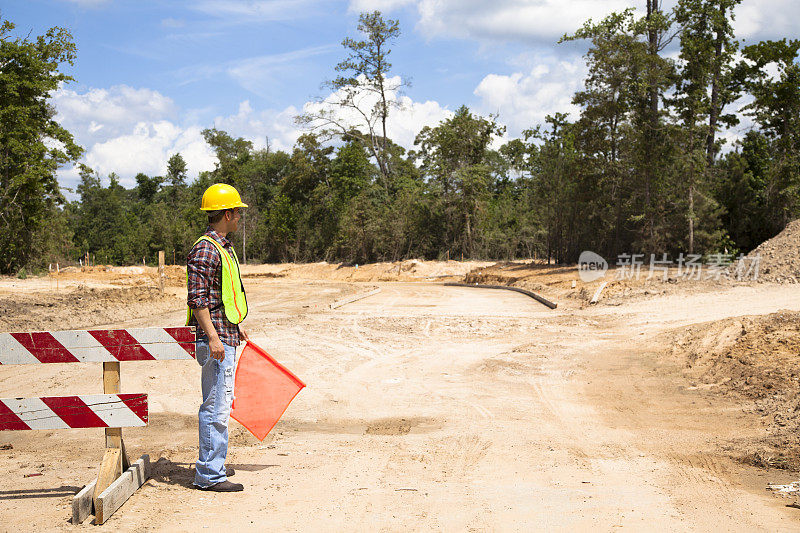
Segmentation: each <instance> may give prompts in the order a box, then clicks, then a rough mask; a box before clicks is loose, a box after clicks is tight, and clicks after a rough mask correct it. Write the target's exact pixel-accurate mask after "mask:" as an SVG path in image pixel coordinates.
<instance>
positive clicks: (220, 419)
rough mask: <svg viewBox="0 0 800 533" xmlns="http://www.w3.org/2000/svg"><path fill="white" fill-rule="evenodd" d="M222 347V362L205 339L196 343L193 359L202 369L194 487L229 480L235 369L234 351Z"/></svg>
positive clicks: (225, 345) (233, 349) (226, 346)
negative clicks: (227, 474) (226, 466)
mask: <svg viewBox="0 0 800 533" xmlns="http://www.w3.org/2000/svg"><path fill="white" fill-rule="evenodd" d="M222 346H224V347H225V359H223V360H222V361H217V360H216V359H214V358H213V357H211V349H210V348H209V345H208V339H203V340H199V341H197V349H196V351H195V357H196V358H197V363H198V364H200V365H202V367H203V373H202V379H201V385H202V389H203V403H202V404H201V405H200V412H199V414H198V418H199V424H198V426H199V430H200V453H199V458H198V459H197V465H196V468H195V474H194V484H195V485H197V486H198V487H204V488H205V487H209V486H211V485H214V484H215V483H220V482H222V481H225V480H226V479H228V477H227V476H226V475H225V458H226V457H227V456H228V417H229V416H230V414H231V402H233V371H234V369H235V368H236V347H235V346H228V345H227V344H224V343H223V345H222Z"/></svg>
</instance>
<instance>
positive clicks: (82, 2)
mask: <svg viewBox="0 0 800 533" xmlns="http://www.w3.org/2000/svg"><path fill="white" fill-rule="evenodd" d="M62 1H65V2H69V3H70V4H78V5H79V6H81V7H97V6H101V5H103V4H107V3H108V2H109V0H62Z"/></svg>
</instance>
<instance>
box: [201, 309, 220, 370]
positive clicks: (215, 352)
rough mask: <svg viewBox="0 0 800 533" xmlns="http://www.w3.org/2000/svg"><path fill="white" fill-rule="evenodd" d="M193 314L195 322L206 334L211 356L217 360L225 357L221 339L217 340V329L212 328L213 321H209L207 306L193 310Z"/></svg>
mask: <svg viewBox="0 0 800 533" xmlns="http://www.w3.org/2000/svg"><path fill="white" fill-rule="evenodd" d="M194 316H195V318H197V323H198V324H199V325H200V327H201V328H203V331H205V332H206V335H207V336H208V347H209V348H211V357H213V358H214V359H216V360H217V361H222V360H223V359H225V347H224V346H223V345H222V341H221V340H219V335H218V334H217V330H215V329H214V323H213V322H211V313H210V312H209V310H208V308H207V307H203V308H201V309H195V310H194Z"/></svg>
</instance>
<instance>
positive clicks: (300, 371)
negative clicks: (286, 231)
mask: <svg viewBox="0 0 800 533" xmlns="http://www.w3.org/2000/svg"><path fill="white" fill-rule="evenodd" d="M268 272H273V273H274V271H270V270H269V269H266V268H265V269H264V273H265V274H266V273H268ZM440 275H448V272H447V269H444V274H432V276H440ZM420 276H421V277H430V276H428V274H427V273H423V274H421V275H420ZM573 277H574V275H573ZM48 281H49V280H47V279H45V280H44V281H42V280H24V282H29V284H30V285H31V286H32V287H33V286H34V284H35V283H40V284H41V285H43V286H42V287H41V288H39V289H36V288H35V287H33V288H32V290H34V291H35V290H40V291H42V293H43V294H44V293H45V292H46V291H47V290H49V289H47V287H46V286H44V285H45V284H46V283H47V282H48ZM108 281H109V280H102V281H101V282H98V283H108ZM24 282H21V281H19V280H0V298H2V297H3V295H8V294H10V292H11V291H12V290H13V291H19V290H20V287H21V285H17V286H16V287H11V285H12V284H20V283H22V286H24V285H25V283H24ZM76 283H78V282H76ZM80 283H83V284H84V286H85V285H86V284H91V283H90V281H89V280H83V281H81V282H80ZM245 283H246V286H247V288H248V296H249V300H250V302H252V303H251V311H250V312H251V314H250V316H249V317H248V319H247V326H248V327H249V329H250V330H251V335H252V336H253V337H254V340H255V341H256V342H257V343H258V344H260V345H261V346H263V347H265V348H267V349H268V351H270V353H272V354H273V355H274V356H275V357H276V358H277V359H278V360H279V361H281V362H282V363H283V364H285V365H286V366H287V367H288V368H290V369H291V370H292V371H294V372H295V373H296V374H297V375H298V376H300V377H301V378H302V379H303V380H304V381H305V382H306V383H307V385H308V387H307V388H306V389H305V390H303V392H301V393H300V395H299V396H298V397H297V398H296V399H295V401H294V403H293V404H292V405H291V406H290V408H289V410H288V411H287V413H286V414H285V416H284V418H283V419H282V421H281V422H280V423H279V424H278V425H277V426H276V428H275V429H274V430H273V432H272V434H271V435H270V436H268V437H267V439H266V440H265V441H264V442H263V443H260V442H258V441H257V440H255V439H254V438H253V437H252V436H250V435H249V434H248V433H247V432H246V431H245V430H243V429H242V428H241V427H240V426H238V424H237V423H235V422H231V448H230V453H229V464H231V465H232V466H233V467H234V468H236V475H235V477H234V478H233V480H234V481H238V482H241V483H243V484H244V485H245V487H246V490H245V492H243V493H238V494H212V493H206V492H199V491H194V490H192V489H191V488H190V485H191V480H192V478H193V461H194V460H195V458H196V442H197V436H196V431H197V419H196V410H197V406H198V404H199V399H200V390H199V389H200V387H199V374H200V368H199V367H198V366H197V365H196V364H195V363H194V362H159V363H138V362H137V363H127V364H124V365H123V368H122V388H123V392H147V393H148V394H149V395H150V396H149V397H150V419H151V424H150V426H149V427H147V428H140V429H139V428H137V429H129V430H125V438H126V445H127V446H128V448H129V450H130V454H131V456H132V458H136V457H138V456H139V455H140V454H142V453H148V454H150V456H151V458H152V460H153V461H154V462H155V468H154V476H153V478H152V479H151V480H150V481H148V482H147V484H146V485H145V486H144V487H142V488H141V489H140V490H139V491H138V492H137V493H136V494H135V495H134V496H133V497H132V498H131V499H130V500H129V501H128V502H127V503H126V504H125V505H124V506H123V508H122V509H121V510H120V511H118V512H117V513H116V514H115V515H113V516H112V517H111V519H110V520H109V521H108V522H107V523H106V524H105V525H104V526H101V527H99V529H101V530H115V531H116V530H120V531H137V532H139V531H151V530H152V531H198V530H209V531H218V530H220V531H221V530H254V531H255V530H276V529H284V530H289V531H298V530H303V531H308V530H312V531H345V530H348V531H349V530H353V529H356V528H358V529H361V530H370V531H409V530H411V531H416V530H442V531H465V530H467V531H486V530H490V531H519V530H531V529H532V530H562V531H573V530H603V531H607V530H612V529H616V528H624V529H628V530H636V531H641V530H659V531H663V530H690V531H694V530H697V531H704V530H710V529H713V530H729V531H753V530H768V531H789V530H797V529H800V514H799V513H800V511H798V510H797V509H796V508H793V507H788V506H787V503H789V502H787V500H783V499H780V498H777V497H775V496H773V495H772V494H770V493H767V492H766V491H765V490H764V488H765V485H766V483H767V482H777V483H786V482H789V481H794V480H795V479H796V474H795V473H794V472H791V471H785V470H773V469H764V468H756V467H753V466H748V465H746V464H743V463H742V462H741V461H739V460H737V457H738V456H739V455H740V454H739V450H740V448H741V446H740V445H741V444H742V443H743V442H752V441H757V440H758V439H759V438H762V437H763V436H764V434H765V432H766V431H767V428H765V426H764V425H763V424H762V422H761V420H760V419H759V417H758V416H754V415H753V413H751V412H750V411H748V409H747V408H746V405H745V403H744V402H745V400H741V401H732V400H731V398H730V397H726V396H721V395H719V394H717V393H715V392H714V391H713V390H709V389H707V388H703V387H696V386H691V384H690V383H689V381H687V379H686V377H685V376H684V375H683V368H682V366H681V363H680V362H679V361H676V360H675V359H674V358H665V357H664V356H663V353H664V349H665V346H664V345H663V343H664V342H665V341H664V338H665V337H664V334H665V332H671V331H674V330H675V329H676V328H683V327H688V326H691V325H693V324H698V323H706V322H712V323H713V322H716V321H720V320H725V319H728V318H730V317H736V316H741V315H765V314H768V313H773V312H776V311H778V310H781V309H787V310H794V311H798V310H800V286H798V285H788V286H779V285H769V284H759V285H741V286H725V287H720V288H718V289H717V290H715V291H713V292H709V291H705V290H695V291H666V292H665V293H663V294H660V293H658V294H649V295H648V297H647V298H638V299H632V300H631V301H629V302H628V303H627V304H625V305H601V306H592V307H587V306H585V305H583V304H582V303H581V302H579V301H578V300H567V301H565V302H563V303H562V302H559V303H560V304H562V305H560V306H559V308H558V309H556V310H554V311H551V310H549V309H547V308H546V307H544V306H542V305H541V304H539V303H537V302H536V301H534V300H532V299H530V298H528V297H526V296H523V295H520V294H517V293H513V292H507V291H496V290H482V289H472V288H460V287H444V286H442V285H441V284H438V283H432V282H423V280H422V279H420V280H418V281H417V282H402V281H401V282H388V281H378V282H376V281H370V282H364V283H359V282H353V280H352V279H351V280H330V279H326V280H318V281H307V280H306V281H304V280H301V279H295V278H294V277H293V276H290V275H287V276H282V277H274V276H269V275H263V276H251V277H249V278H248V279H246V281H245ZM110 286H114V284H113V283H112V284H110V285H109V287H110ZM374 286H379V287H381V289H382V291H381V292H380V293H379V294H376V295H374V296H370V297H369V298H366V299H364V300H360V301H358V302H354V303H351V304H347V305H345V306H343V307H341V308H339V309H336V310H333V311H331V310H330V309H329V308H328V305H329V304H330V303H331V302H333V301H334V300H336V299H338V298H341V297H342V296H343V295H346V294H352V293H354V292H358V291H359V290H368V289H369V288H371V287H374ZM543 286H545V287H546V286H547V284H546V283H545V284H543ZM106 288H108V287H106ZM67 290H78V289H77V288H75V287H73V288H68V289H67ZM81 290H86V289H81ZM98 290H99V289H98ZM109 290H111V289H109ZM174 293H175V294H176V295H177V296H176V297H175V298H174V299H173V301H172V302H171V303H170V302H166V303H165V302H163V301H161V300H157V299H156V300H154V303H151V302H150V301H149V300H148V298H149V297H146V295H145V297H142V299H140V300H138V301H137V302H135V303H133V304H131V305H130V307H129V309H130V317H129V318H125V317H123V318H120V317H119V313H120V309H123V310H124V307H122V308H119V309H118V308H115V307H113V305H111V303H109V304H108V306H109V308H114V309H115V310H114V312H113V313H112V314H110V315H104V314H103V311H102V309H100V310H98V311H97V313H96V315H95V319H94V320H91V319H89V318H87V317H83V318H80V317H79V318H78V319H73V318H71V317H70V316H68V315H62V321H61V324H64V325H65V327H69V328H76V329H77V328H79V327H89V326H101V327H105V326H107V327H132V326H140V327H141V326H171V325H175V324H180V323H181V321H182V317H183V312H184V311H183V309H182V307H181V300H180V296H181V295H180V289H179V288H175V289H174ZM104 294H105V293H104ZM109 294H112V293H109ZM106 296H108V294H106ZM106 296H103V298H105V297H106ZM42 298H44V296H42ZM113 298H114V297H113V295H112V296H110V299H112V300H113ZM58 305H62V304H55V305H54V309H53V313H54V314H56V315H57V310H58ZM149 306H152V308H151V311H149V312H148V309H149V308H150V307H149ZM105 316H109V318H108V322H105V323H98V322H97V320H102V319H103V317H105ZM76 320H78V321H82V322H91V323H85V324H83V325H79V324H78V323H76ZM6 327H7V328H10V326H6ZM6 330H10V329H6ZM94 366H97V368H94ZM94 366H93V365H74V364H73V365H26V366H16V367H0V396H2V397H13V396H21V395H25V396H36V395H58V394H73V393H78V392H80V393H92V392H101V368H100V365H94ZM102 446H103V439H102V431H101V430H66V431H58V432H47V431H42V432H7V433H3V434H0V448H6V449H2V450H0V458H2V459H1V460H0V500H2V503H0V530H4V531H19V530H37V531H38V530H57V531H58V530H68V531H72V530H77V529H92V528H95V527H97V526H94V525H92V524H91V520H89V521H87V522H85V523H84V524H83V525H81V526H73V525H71V524H70V523H69V522H68V520H69V516H70V501H71V497H72V495H73V494H74V493H75V492H76V491H77V490H78V489H79V488H80V487H81V486H82V485H84V484H85V483H88V482H89V481H90V480H91V479H92V478H93V477H95V476H96V475H97V471H98V469H99V462H100V459H101V457H102V453H103V448H102ZM30 473H41V474H42V475H41V476H36V477H25V475H26V474H30Z"/></svg>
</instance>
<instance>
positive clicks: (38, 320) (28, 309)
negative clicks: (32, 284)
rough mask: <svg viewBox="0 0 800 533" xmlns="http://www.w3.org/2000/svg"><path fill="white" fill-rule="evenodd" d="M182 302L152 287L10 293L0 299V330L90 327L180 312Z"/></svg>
mask: <svg viewBox="0 0 800 533" xmlns="http://www.w3.org/2000/svg"><path fill="white" fill-rule="evenodd" d="M183 305H185V304H184V303H183V299H180V298H177V297H175V296H172V295H169V294H162V293H161V292H159V290H158V289H156V288H153V287H130V288H122V289H95V288H86V287H78V288H76V289H73V290H63V291H61V292H59V293H55V294H52V293H51V294H47V293H28V294H25V293H21V292H17V293H10V294H3V296H2V298H0V331H4V332H8V331H47V330H64V329H83V328H90V327H92V326H96V325H99V324H108V323H110V322H115V321H119V320H126V319H131V318H138V317H142V316H147V315H149V314H158V313H164V312H167V311H171V310H177V309H180V308H181V307H182V306H183Z"/></svg>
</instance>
